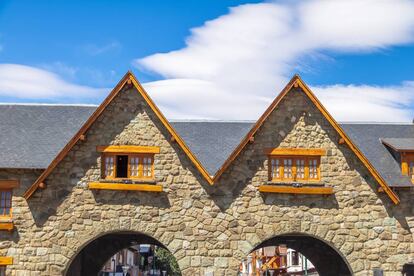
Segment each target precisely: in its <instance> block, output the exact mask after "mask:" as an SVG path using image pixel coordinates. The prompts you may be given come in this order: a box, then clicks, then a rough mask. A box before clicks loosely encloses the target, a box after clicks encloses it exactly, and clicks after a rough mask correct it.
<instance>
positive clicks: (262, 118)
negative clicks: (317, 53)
mask: <svg viewBox="0 0 414 276" xmlns="http://www.w3.org/2000/svg"><path fill="white" fill-rule="evenodd" d="M294 82H295V77H293V78H292V79H291V80H290V82H289V83H288V84H287V85H286V86H285V88H283V90H282V92H280V94H279V95H278V96H277V97H276V99H274V101H273V102H272V103H271V104H270V105H269V107H268V108H267V109H266V111H265V112H264V113H263V115H262V116H260V118H259V119H258V120H257V121H256V123H255V124H254V125H253V127H252V128H251V130H250V131H249V132H248V133H247V134H246V136H244V138H243V140H241V142H240V143H239V145H238V146H237V147H236V148H235V149H234V151H233V152H232V153H231V154H230V156H229V157H228V158H227V160H226V161H225V162H224V163H223V165H222V166H221V167H220V169H219V170H218V171H217V172H216V174H215V175H214V178H213V180H214V182H215V181H216V180H218V179H219V178H220V176H221V175H222V174H223V173H224V172H225V171H226V170H227V168H228V167H229V166H230V164H231V163H232V162H233V161H234V159H236V157H237V156H238V155H239V154H240V152H241V151H242V150H243V149H244V147H245V146H246V145H247V144H248V143H249V141H250V140H251V139H254V135H255V134H256V132H257V130H258V129H259V128H260V127H261V126H262V124H263V123H264V122H265V121H266V119H267V117H268V116H269V114H270V113H272V111H273V110H274V109H275V108H276V106H278V105H279V102H280V101H281V100H282V99H283V97H284V96H285V95H286V94H287V92H289V91H290V89H291V88H292V86H293V83H294Z"/></svg>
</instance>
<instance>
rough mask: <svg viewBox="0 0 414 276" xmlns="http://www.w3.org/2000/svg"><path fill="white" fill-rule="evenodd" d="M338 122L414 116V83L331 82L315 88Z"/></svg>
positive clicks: (401, 118)
mask: <svg viewBox="0 0 414 276" xmlns="http://www.w3.org/2000/svg"><path fill="white" fill-rule="evenodd" d="M312 89H313V91H314V92H315V93H316V95H317V97H318V98H319V99H320V100H321V102H322V103H323V104H324V105H325V106H326V107H327V108H328V109H329V111H330V113H331V114H332V116H333V117H334V118H335V119H336V120H338V121H361V119H362V120H364V121H377V122H406V121H412V120H413V118H414V112H413V105H414V83H413V82H405V83H402V84H401V85H399V86H388V87H378V86H368V85H359V86H357V85H330V86H322V87H312Z"/></svg>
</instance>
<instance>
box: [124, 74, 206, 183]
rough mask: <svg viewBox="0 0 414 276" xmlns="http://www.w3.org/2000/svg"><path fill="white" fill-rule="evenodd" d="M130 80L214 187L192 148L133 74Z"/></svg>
mask: <svg viewBox="0 0 414 276" xmlns="http://www.w3.org/2000/svg"><path fill="white" fill-rule="evenodd" d="M130 80H131V81H132V83H133V84H134V85H135V87H136V88H137V90H138V91H139V92H140V93H141V95H142V97H143V98H144V99H145V100H146V102H147V103H148V105H149V106H150V107H151V108H152V110H153V111H154V113H155V114H157V116H158V118H159V119H160V120H161V122H162V123H163V124H164V126H165V127H166V128H167V130H168V131H169V132H170V133H171V135H172V136H173V137H174V139H175V141H176V142H177V144H178V145H180V147H181V148H182V150H183V151H184V152H185V154H186V155H187V156H188V158H189V159H190V160H191V162H192V163H193V164H194V166H195V167H196V168H197V169H198V171H199V172H200V173H201V175H202V176H203V177H204V179H205V180H206V181H207V182H208V183H209V184H210V185H212V184H213V183H214V181H213V179H212V178H211V176H210V174H209V173H208V172H207V170H206V169H205V168H204V166H203V165H202V164H201V162H200V161H199V160H198V159H197V157H196V156H195V155H194V154H193V153H192V151H191V150H190V148H189V147H188V146H187V145H186V144H185V142H184V140H183V139H181V137H180V136H179V135H178V134H177V132H176V131H175V130H174V128H173V127H172V126H171V124H170V123H169V122H168V120H167V119H166V118H165V117H164V114H162V113H161V111H160V110H159V109H158V107H157V106H156V105H155V103H154V102H153V101H152V99H151V98H150V97H149V95H148V93H147V92H145V90H144V88H143V87H142V85H141V84H140V83H139V82H138V80H137V79H136V78H135V76H134V75H133V74H132V73H131V75H130Z"/></svg>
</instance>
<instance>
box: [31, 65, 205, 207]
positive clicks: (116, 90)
mask: <svg viewBox="0 0 414 276" xmlns="http://www.w3.org/2000/svg"><path fill="white" fill-rule="evenodd" d="M127 82H130V83H132V84H133V85H134V86H135V88H136V89H137V90H138V92H139V93H140V94H141V96H142V97H143V98H144V99H145V101H146V102H147V103H148V105H149V106H150V108H151V109H152V110H153V111H154V113H155V114H156V115H157V117H158V118H159V119H160V120H161V122H162V123H163V124H164V126H165V127H166V128H167V130H168V131H169V132H170V134H171V135H172V136H173V137H174V138H175V139H176V141H177V143H178V144H179V145H180V146H181V147H182V149H183V150H184V152H185V153H186V154H187V155H188V157H189V158H190V160H191V161H192V162H193V163H194V164H195V166H196V167H197V169H198V170H199V171H200V173H201V174H202V175H203V177H204V178H205V179H206V180H207V181H208V183H210V184H212V183H213V181H212V178H211V177H210V175H209V174H208V173H207V171H206V169H205V168H204V167H203V166H202V165H201V163H200V162H199V161H198V160H197V158H195V156H194V154H193V153H192V152H191V151H190V149H189V148H188V147H187V146H186V145H185V143H184V142H183V140H182V139H181V137H179V136H178V134H177V133H176V132H175V130H174V129H173V128H172V126H171V125H170V124H169V123H168V121H167V119H166V118H165V117H164V115H163V114H162V113H161V111H160V110H159V109H158V107H157V106H156V105H155V104H154V102H153V101H152V100H151V98H150V97H149V95H148V94H147V92H145V90H144V88H143V87H142V86H141V84H140V83H139V82H138V80H137V79H136V78H135V76H134V75H133V74H132V72H130V71H128V72H127V73H126V74H125V75H124V76H123V77H122V79H121V80H120V81H119V83H118V84H117V85H116V86H115V87H114V89H112V91H111V93H109V95H108V96H107V97H106V98H105V100H104V101H103V102H102V103H101V104H100V105H99V106H98V108H97V109H96V110H95V111H94V112H93V114H92V115H91V116H90V117H89V119H88V120H87V121H86V122H85V124H84V125H83V126H82V127H81V128H80V129H79V131H78V132H77V133H76V134H75V135H74V136H73V138H72V139H71V140H69V142H68V143H67V144H66V146H65V147H64V148H63V149H62V150H61V151H60V152H59V153H58V155H57V156H56V157H55V158H54V159H53V161H52V162H51V163H50V164H49V166H48V167H47V168H46V169H45V170H44V171H43V173H42V174H41V175H40V176H39V177H38V179H37V180H36V181H35V182H34V183H33V184H32V185H31V186H30V187H29V189H27V190H26V192H25V193H24V195H23V196H24V198H25V199H26V200H27V199H29V198H30V196H31V195H32V194H33V193H34V192H35V191H36V190H37V188H38V187H39V185H40V183H42V182H43V181H44V180H45V179H46V178H47V177H48V176H49V175H50V173H51V172H52V171H53V170H54V169H55V167H56V166H57V165H58V164H59V163H60V162H61V161H62V159H63V158H64V157H65V156H66V155H67V154H68V152H69V151H70V150H71V149H72V147H73V146H74V145H75V144H76V143H77V142H78V140H79V139H80V138H81V136H82V135H84V134H85V132H86V131H87V130H88V129H89V128H90V127H91V126H92V124H93V123H94V122H95V121H96V120H97V119H98V117H99V116H100V115H101V114H102V112H103V111H104V110H105V108H106V107H107V106H108V105H109V104H110V103H111V102H112V100H113V99H114V98H115V97H116V95H118V93H119V92H120V91H121V90H122V88H123V87H124V85H125V84H126V83H127Z"/></svg>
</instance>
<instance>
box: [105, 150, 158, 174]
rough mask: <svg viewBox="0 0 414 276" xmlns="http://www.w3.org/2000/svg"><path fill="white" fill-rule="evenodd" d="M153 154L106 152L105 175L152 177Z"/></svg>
mask: <svg viewBox="0 0 414 276" xmlns="http://www.w3.org/2000/svg"><path fill="white" fill-rule="evenodd" d="M153 166H154V155H153V154H119V155H115V154H104V155H103V170H102V172H103V177H104V178H105V179H113V178H120V179H125V178H135V179H150V178H153V176H154V168H153Z"/></svg>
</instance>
